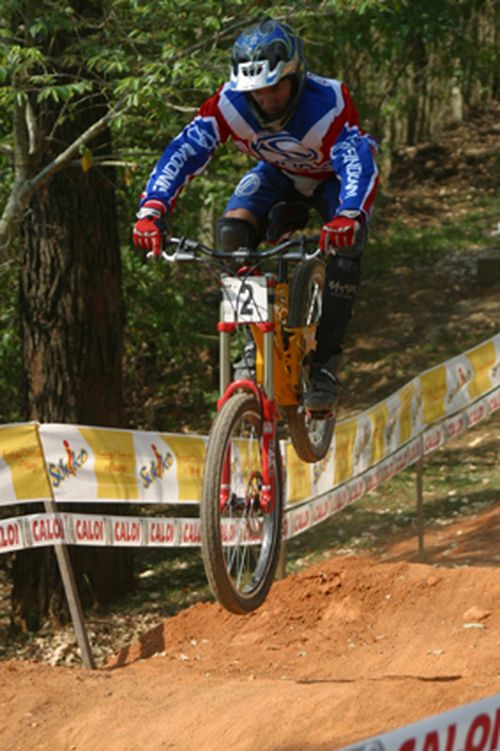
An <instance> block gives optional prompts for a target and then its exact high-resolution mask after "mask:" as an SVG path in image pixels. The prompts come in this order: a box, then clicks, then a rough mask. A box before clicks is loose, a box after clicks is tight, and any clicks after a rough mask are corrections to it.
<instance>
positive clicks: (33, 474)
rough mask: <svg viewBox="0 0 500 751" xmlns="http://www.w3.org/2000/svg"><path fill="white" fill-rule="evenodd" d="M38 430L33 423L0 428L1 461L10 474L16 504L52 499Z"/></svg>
mask: <svg viewBox="0 0 500 751" xmlns="http://www.w3.org/2000/svg"><path fill="white" fill-rule="evenodd" d="M37 430H38V425H36V424H34V423H29V424H20V425H10V426H5V427H1V428H0V459H2V460H3V461H4V462H5V464H6V465H7V466H8V468H9V470H10V483H11V484H12V488H13V491H14V495H15V499H16V500H18V501H31V500H48V499H51V498H52V491H51V488H50V485H49V481H48V478H47V471H46V469H45V462H44V459H43V454H42V450H41V447H40V442H39V440H38V434H37ZM2 474H3V473H2ZM7 482H8V481H7ZM3 485H4V483H3V482H2V486H3Z"/></svg>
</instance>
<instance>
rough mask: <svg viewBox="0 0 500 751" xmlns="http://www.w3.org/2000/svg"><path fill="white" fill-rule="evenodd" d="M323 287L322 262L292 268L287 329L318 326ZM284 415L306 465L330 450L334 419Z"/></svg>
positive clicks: (305, 371) (305, 367)
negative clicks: (293, 270)
mask: <svg viewBox="0 0 500 751" xmlns="http://www.w3.org/2000/svg"><path fill="white" fill-rule="evenodd" d="M324 286H325V264H324V262H323V261H322V260H319V259H313V260H310V261H305V262H304V263H301V264H299V265H298V266H297V267H296V268H295V272H294V275H293V279H292V282H291V284H290V290H289V296H288V319H287V325H288V327H290V328H295V327H299V326H306V325H311V324H314V323H316V324H318V323H319V320H320V317H321V301H322V298H323V289H324ZM309 366H310V363H309V362H303V363H302V364H301V382H302V388H303V391H304V392H305V390H306V389H307V387H308V385H309ZM285 413H286V419H287V422H288V431H289V433H290V437H291V439H292V444H293V447H294V449H295V452H296V453H297V456H298V457H299V458H300V459H302V461H305V462H310V463H314V462H318V461H320V460H321V459H323V458H324V457H325V456H326V454H327V452H328V449H329V448H330V443H331V440H332V435H333V430H334V428H335V419H334V418H332V419H327V420H317V419H314V418H312V417H308V416H307V415H306V413H305V411H303V410H301V409H300V407H299V409H298V408H297V407H295V406H290V407H285Z"/></svg>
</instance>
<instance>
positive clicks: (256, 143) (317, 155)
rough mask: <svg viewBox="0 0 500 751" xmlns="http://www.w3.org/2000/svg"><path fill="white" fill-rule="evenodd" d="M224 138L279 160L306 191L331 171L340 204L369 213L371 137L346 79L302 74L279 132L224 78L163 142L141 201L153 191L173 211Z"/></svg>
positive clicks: (373, 179) (373, 168)
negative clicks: (166, 142) (297, 97)
mask: <svg viewBox="0 0 500 751" xmlns="http://www.w3.org/2000/svg"><path fill="white" fill-rule="evenodd" d="M229 138H231V139H232V140H233V142H234V143H235V145H236V146H237V147H238V148H239V149H240V150H241V151H243V152H245V153H247V154H249V155H251V156H252V157H254V158H255V159H256V160H258V161H264V162H267V163H270V164H272V165H274V166H275V167H276V168H278V169H279V170H280V171H281V172H282V173H283V174H284V175H286V176H287V177H288V178H289V179H290V180H291V181H292V182H293V184H294V186H295V188H296V189H297V190H298V191H299V192H300V193H302V194H303V195H305V196H312V194H313V193H314V191H315V189H316V188H317V187H318V185H319V184H320V183H321V182H322V181H324V180H327V179H329V178H331V177H334V176H336V177H337V178H338V179H339V181H340V194H339V207H338V211H341V210H345V209H354V210H360V211H363V212H364V213H365V215H366V216H368V215H369V213H370V209H371V206H372V204H373V201H374V198H375V194H376V190H377V183H378V169H377V165H376V163H375V157H374V155H375V151H376V145H375V142H374V140H373V139H372V138H371V137H370V136H369V135H367V134H366V133H364V132H363V131H362V130H361V129H360V127H359V118H358V113H357V111H356V107H355V106H354V103H353V101H352V98H351V95H350V94H349V91H348V89H347V87H346V86H345V84H344V83H342V82H340V81H336V80H334V79H330V78H321V77H319V76H316V75H314V74H312V73H308V74H307V77H306V81H305V85H304V88H303V92H302V95H301V97H300V100H299V102H298V104H297V107H296V109H295V112H294V114H293V115H292V117H291V118H290V120H289V121H288V122H287V124H286V126H285V127H284V128H283V129H282V130H280V131H278V132H276V131H272V130H266V129H263V127H262V126H261V125H260V124H259V122H258V120H257V118H256V117H255V115H254V114H253V111H252V109H251V108H250V106H249V104H248V101H247V96H246V95H245V94H244V93H242V92H238V91H233V90H232V89H231V88H230V86H229V84H228V83H226V84H224V85H223V86H221V88H220V89H219V90H218V91H217V92H216V93H215V94H214V95H213V96H212V97H210V98H209V99H207V100H206V101H205V102H204V103H203V104H202V105H201V107H200V109H199V110H198V112H197V114H196V116H195V117H194V119H193V120H192V121H191V122H190V123H188V124H187V125H186V127H185V128H184V129H183V130H182V131H181V132H180V133H179V135H177V136H176V137H175V138H174V139H173V140H172V141H171V142H170V144H169V145H168V146H167V148H166V149H165V151H164V152H163V154H162V156H161V157H160V159H159V160H158V163H157V164H156V166H155V168H154V170H153V172H152V173H151V175H150V177H149V180H148V183H147V185H146V189H145V192H144V194H143V196H142V199H141V205H142V204H143V203H144V202H145V201H146V200H151V199H156V200H158V201H161V203H162V204H163V205H164V206H165V207H166V208H167V210H168V211H171V210H172V209H173V207H174V204H175V201H176V199H177V196H178V195H179V193H180V191H181V190H182V188H183V187H184V186H185V185H186V183H187V182H189V180H191V179H192V178H193V177H195V176H196V175H198V174H200V173H201V172H202V171H203V170H204V169H205V167H206V166H207V164H208V162H209V161H210V159H211V158H212V156H213V155H214V153H215V151H216V149H217V148H218V146H220V145H221V144H223V143H225V142H226V141H227V140H228V139H229Z"/></svg>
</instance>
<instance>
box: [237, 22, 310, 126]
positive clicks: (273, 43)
mask: <svg viewBox="0 0 500 751" xmlns="http://www.w3.org/2000/svg"><path fill="white" fill-rule="evenodd" d="M305 75H306V66H305V60H304V54H303V51H302V42H301V40H300V39H299V37H298V36H296V35H295V34H294V33H293V32H292V30H291V29H290V27H289V26H287V25H286V24H284V23H278V21H274V20H273V19H272V18H265V19H264V20H263V21H260V22H259V23H257V24H254V25H253V26H250V27H249V28H248V29H246V30H245V31H243V32H242V33H241V34H240V35H239V37H238V38H237V39H236V41H235V43H234V45H233V50H232V54H231V80H230V86H231V88H232V89H233V90H234V91H242V92H244V93H245V94H247V95H248V96H247V98H248V102H249V105H250V107H251V108H252V110H253V112H254V114H255V115H256V117H257V119H258V121H259V122H260V124H261V125H263V126H266V127H273V126H274V127H276V126H279V127H283V126H284V125H285V123H286V122H287V121H288V120H289V119H290V117H291V116H292V115H293V112H294V111H295V107H296V105H297V102H298V100H299V97H300V94H301V92H302V87H303V85H304V80H305ZM283 78H290V80H291V82H292V93H291V96H290V99H289V100H288V102H287V104H286V106H285V108H284V109H283V110H282V112H280V113H279V114H278V115H276V114H273V115H272V116H269V115H266V114H265V113H264V112H263V111H262V110H261V109H260V107H259V106H258V105H257V103H256V102H255V101H254V100H253V98H252V97H251V96H250V95H249V94H250V92H252V91H256V90H257V89H263V88H264V87H266V86H274V85H275V84H277V83H279V82H280V81H281V80H282V79H283Z"/></svg>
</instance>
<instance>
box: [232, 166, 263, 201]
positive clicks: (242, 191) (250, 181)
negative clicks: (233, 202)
mask: <svg viewBox="0 0 500 751" xmlns="http://www.w3.org/2000/svg"><path fill="white" fill-rule="evenodd" d="M259 188H260V177H259V176H258V175H256V174H255V173H254V172H251V173H250V174H249V175H245V177H243V178H242V179H241V180H240V181H239V183H238V185H237V186H236V190H235V191H234V192H235V195H237V196H238V197H239V198H244V197H246V196H253V194H254V193H256V192H257V191H258V190H259Z"/></svg>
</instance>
